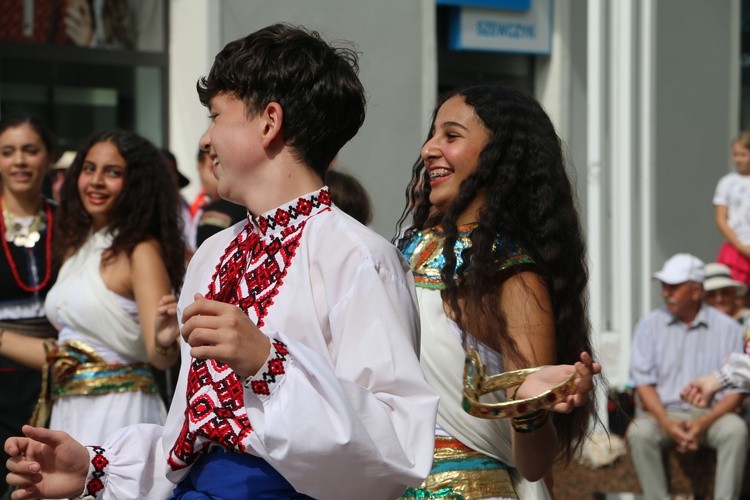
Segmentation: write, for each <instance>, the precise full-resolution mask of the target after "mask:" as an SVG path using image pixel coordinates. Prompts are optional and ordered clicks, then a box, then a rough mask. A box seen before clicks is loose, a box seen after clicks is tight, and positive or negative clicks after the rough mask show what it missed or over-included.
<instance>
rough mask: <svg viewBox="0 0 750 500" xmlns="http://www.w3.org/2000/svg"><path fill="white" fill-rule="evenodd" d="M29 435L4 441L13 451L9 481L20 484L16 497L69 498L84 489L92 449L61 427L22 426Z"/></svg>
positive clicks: (6, 448) (7, 449) (9, 465)
mask: <svg viewBox="0 0 750 500" xmlns="http://www.w3.org/2000/svg"><path fill="white" fill-rule="evenodd" d="M22 430H23V433H24V434H25V435H26V437H11V438H8V439H7V440H6V441H5V452H6V453H7V454H8V455H10V458H9V459H8V461H7V462H6V464H7V467H8V471H9V473H8V475H7V482H8V485H10V486H15V487H17V489H16V491H14V492H13V494H12V495H11V499H13V500H22V499H27V498H70V497H76V496H78V495H80V494H81V493H82V492H83V488H84V485H85V483H86V475H87V474H88V470H89V452H88V450H86V448H85V447H84V446H83V445H81V444H80V443H79V442H78V441H76V440H75V439H73V438H72V437H70V436H69V435H68V434H67V433H65V432H62V431H52V430H49V429H43V428H39V427H32V426H30V425H24V426H23V429H22Z"/></svg>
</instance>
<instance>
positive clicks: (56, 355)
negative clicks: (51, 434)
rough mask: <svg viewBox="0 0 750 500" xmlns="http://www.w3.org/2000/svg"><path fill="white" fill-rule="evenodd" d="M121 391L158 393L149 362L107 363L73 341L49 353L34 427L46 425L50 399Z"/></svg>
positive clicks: (33, 417) (86, 347)
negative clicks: (129, 363)
mask: <svg viewBox="0 0 750 500" xmlns="http://www.w3.org/2000/svg"><path fill="white" fill-rule="evenodd" d="M118 392H146V393H150V394H155V393H157V392H158V387H157V385H156V381H155V380H154V375H153V373H152V372H151V367H150V366H149V365H148V364H147V363H136V364H131V365H123V364H110V363H107V362H106V361H105V360H104V358H102V357H101V356H100V355H99V354H98V353H97V352H96V351H95V350H94V349H93V348H92V347H91V346H89V345H87V344H86V343H85V342H81V341H80V340H70V341H67V342H64V343H62V344H60V345H57V346H52V347H51V348H50V349H49V350H48V352H47V366H46V367H45V369H44V372H43V379H42V392H41V395H40V396H39V401H38V402H37V408H36V409H35V411H34V415H33V416H32V424H33V425H45V424H46V421H47V419H48V418H49V412H50V410H51V405H50V400H55V399H57V398H59V397H65V396H86V395H101V394H110V393H118Z"/></svg>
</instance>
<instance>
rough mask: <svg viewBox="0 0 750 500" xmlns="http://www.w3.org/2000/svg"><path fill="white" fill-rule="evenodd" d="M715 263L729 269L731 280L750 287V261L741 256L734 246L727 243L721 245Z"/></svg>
mask: <svg viewBox="0 0 750 500" xmlns="http://www.w3.org/2000/svg"><path fill="white" fill-rule="evenodd" d="M716 262H719V263H721V264H724V265H726V266H727V267H729V269H730V271H731V272H732V279H735V280H737V281H741V282H743V283H746V284H748V285H750V259H748V258H747V257H745V256H744V255H742V254H741V253H740V252H739V251H738V250H737V249H736V248H734V246H732V245H730V244H729V243H724V244H723V245H721V248H719V254H718V255H717V256H716Z"/></svg>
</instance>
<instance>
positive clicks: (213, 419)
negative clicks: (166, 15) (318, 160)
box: [167, 190, 331, 470]
mask: <svg viewBox="0 0 750 500" xmlns="http://www.w3.org/2000/svg"><path fill="white" fill-rule="evenodd" d="M330 206H331V198H330V194H329V193H328V191H327V190H320V191H318V192H316V193H315V194H313V195H312V196H309V197H307V198H300V199H298V200H297V201H296V202H295V203H294V204H292V205H289V206H287V207H286V208H285V209H278V210H276V211H275V212H274V213H273V214H270V215H269V214H265V215H263V216H261V217H259V218H258V219H257V228H256V227H255V226H254V225H253V224H252V223H248V224H247V226H245V228H244V229H243V231H242V232H241V233H240V234H239V235H238V236H237V238H235V239H234V240H233V241H232V242H231V243H230V244H229V245H228V246H227V248H226V249H225V251H224V255H223V256H222V257H221V259H220V261H219V264H218V265H217V266H216V269H215V271H214V275H213V276H212V278H211V282H210V284H209V285H208V292H207V293H206V298H209V299H212V300H219V301H222V302H226V303H228V304H235V305H237V306H238V307H239V308H240V309H242V310H243V311H244V312H245V313H246V314H247V315H248V316H249V317H250V319H252V320H253V321H255V323H256V324H257V325H258V326H259V327H261V326H263V324H264V318H265V316H266V314H268V309H269V307H270V306H271V305H273V298H274V297H275V296H276V294H278V292H279V287H280V286H281V285H282V283H283V280H284V277H285V276H286V273H287V270H288V268H289V265H290V264H291V261H292V258H293V257H294V255H295V252H296V251H297V247H298V246H299V242H300V237H301V236H302V230H303V228H304V226H305V223H306V222H307V220H308V219H309V218H310V217H312V216H313V215H315V214H317V213H320V212H322V211H324V210H329V209H330ZM259 233H260V234H259ZM274 350H275V355H274V358H273V359H271V360H270V362H269V363H268V364H267V370H266V371H265V372H264V373H263V381H262V382H263V383H265V386H259V387H258V388H257V389H256V387H255V384H252V390H253V391H254V392H255V393H258V394H270V388H269V385H268V384H269V383H274V382H275V380H276V376H277V375H280V374H282V373H284V366H283V363H284V361H285V360H286V357H287V354H288V352H287V349H286V346H285V345H284V344H283V343H281V342H274ZM263 391H266V392H263ZM252 430H253V429H252V426H251V424H250V420H249V419H248V417H247V412H246V411H245V401H244V393H243V387H242V383H241V381H240V380H239V378H238V377H237V375H236V374H235V373H234V371H233V370H232V369H231V368H229V366H227V365H225V364H223V363H220V362H218V361H214V360H195V359H194V360H192V363H191V365H190V370H189V373H188V380H187V407H186V409H185V419H184V421H183V426H182V429H181V430H180V434H179V436H178V438H177V441H176V442H175V444H174V446H173V447H172V450H171V451H170V453H169V457H168V459H167V461H168V463H169V466H170V468H172V470H177V469H182V468H184V467H186V466H188V465H190V464H191V463H193V462H195V460H196V459H197V457H198V456H199V454H200V453H202V452H204V451H205V450H206V449H207V448H208V446H209V445H210V444H211V443H212V442H213V443H218V444H221V445H222V446H224V447H226V448H230V449H234V450H237V451H240V452H243V451H245V449H246V447H247V442H248V438H249V436H250V434H251V433H252Z"/></svg>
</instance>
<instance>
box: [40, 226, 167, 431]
mask: <svg viewBox="0 0 750 500" xmlns="http://www.w3.org/2000/svg"><path fill="white" fill-rule="evenodd" d="M111 243H112V235H110V234H108V233H107V232H106V229H103V230H101V231H99V232H97V233H94V234H92V235H91V236H90V237H89V238H88V240H87V241H86V243H85V244H84V245H83V246H82V247H81V249H80V250H78V251H77V252H76V253H75V254H74V255H73V256H72V257H70V258H69V259H68V260H66V261H65V263H64V264H63V266H62V268H61V269H60V273H59V275H58V278H57V281H56V282H55V285H54V286H53V287H52V289H51V290H50V291H49V293H48V294H47V299H46V301H45V304H44V307H45V311H46V314H47V317H48V318H49V320H50V322H51V323H52V324H53V325H54V326H55V327H56V328H58V329H59V337H58V342H60V343H62V342H64V341H68V340H73V339H78V340H81V341H83V342H85V343H86V344H88V345H89V346H91V347H93V348H94V349H95V350H96V352H97V354H99V355H100V356H102V357H103V358H104V359H105V360H106V361H107V362H108V363H120V364H133V363H143V362H148V355H147V354H146V347H145V345H144V343H143V337H142V334H141V329H140V324H139V322H138V311H137V308H136V304H135V302H134V301H132V300H130V299H128V298H126V297H122V296H120V295H117V294H116V293H114V292H112V291H111V290H109V289H108V288H107V287H106V285H105V284H104V282H103V281H102V278H101V274H100V272H99V269H100V263H101V256H102V252H103V251H104V250H105V249H106V248H108V247H109V246H110V245H111ZM165 418H166V409H165V407H164V403H163V402H162V400H161V398H160V396H159V395H158V394H148V393H144V392H140V391H136V392H118V393H110V394H102V395H82V396H62V397H60V398H58V399H56V400H55V401H54V403H53V406H52V415H51V418H50V428H51V429H56V430H63V431H65V432H67V433H68V434H70V435H71V436H73V437H74V438H75V439H76V440H77V441H80V442H81V443H83V444H101V443H103V442H104V441H105V440H106V439H107V438H108V437H109V436H111V435H112V434H114V433H115V432H116V431H117V430H119V429H120V428H122V427H125V426H128V425H131V424H135V423H141V422H144V423H154V424H161V423H163V422H164V419H165Z"/></svg>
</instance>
